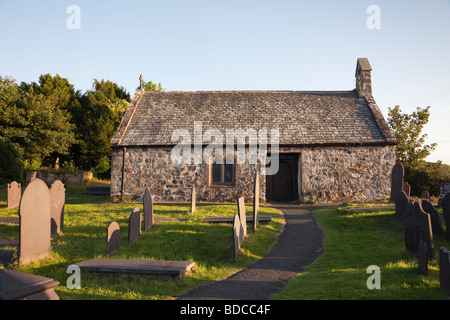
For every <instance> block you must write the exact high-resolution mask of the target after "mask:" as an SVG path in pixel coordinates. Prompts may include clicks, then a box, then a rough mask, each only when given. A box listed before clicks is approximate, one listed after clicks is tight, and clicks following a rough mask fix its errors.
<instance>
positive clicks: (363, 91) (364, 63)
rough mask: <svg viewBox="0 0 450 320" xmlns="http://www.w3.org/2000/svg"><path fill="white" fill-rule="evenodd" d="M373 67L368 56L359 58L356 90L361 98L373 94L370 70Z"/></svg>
mask: <svg viewBox="0 0 450 320" xmlns="http://www.w3.org/2000/svg"><path fill="white" fill-rule="evenodd" d="M371 71H372V67H371V66H370V63H369V60H368V59H367V58H358V61H357V63H356V72H355V77H356V92H358V96H359V97H360V98H363V97H365V98H370V97H371V96H372V79H371V76H370V72H371Z"/></svg>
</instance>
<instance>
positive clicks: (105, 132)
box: [71, 79, 130, 178]
mask: <svg viewBox="0 0 450 320" xmlns="http://www.w3.org/2000/svg"><path fill="white" fill-rule="evenodd" d="M129 102H130V94H129V93H128V92H127V91H126V90H125V89H124V88H123V87H121V86H119V85H118V84H116V83H114V82H111V81H109V80H107V81H105V80H103V79H102V80H101V81H99V80H97V79H94V83H93V87H92V90H88V91H87V92H86V93H85V94H83V95H82V96H81V97H80V105H79V106H78V107H77V108H75V109H74V110H73V112H72V121H73V122H74V123H76V125H77V126H76V129H75V132H76V136H77V142H76V143H75V144H74V145H73V147H72V149H71V150H72V153H73V155H74V157H75V158H76V160H75V162H76V163H78V164H79V165H80V167H81V168H83V169H85V170H91V169H92V170H93V171H94V173H95V175H96V176H98V177H102V178H107V177H109V169H110V158H111V139H112V137H113V135H114V133H115V131H116V129H117V127H118V126H119V124H120V121H121V119H122V116H123V114H124V112H125V110H126V109H127V107H128V103H129Z"/></svg>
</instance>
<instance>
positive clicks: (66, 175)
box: [26, 170, 92, 186]
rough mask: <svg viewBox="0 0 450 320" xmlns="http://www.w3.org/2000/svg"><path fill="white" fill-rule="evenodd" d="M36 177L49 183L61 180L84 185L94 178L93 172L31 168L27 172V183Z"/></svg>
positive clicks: (66, 183)
mask: <svg viewBox="0 0 450 320" xmlns="http://www.w3.org/2000/svg"><path fill="white" fill-rule="evenodd" d="M34 178H39V179H41V180H43V181H44V182H45V183H46V184H47V185H51V184H52V183H53V182H54V181H56V180H60V181H61V182H62V183H64V184H65V185H68V186H71V185H84V183H85V181H89V180H91V179H92V172H84V171H79V172H61V171H48V170H30V171H27V172H26V181H27V184H28V183H30V181H31V180H33V179H34Z"/></svg>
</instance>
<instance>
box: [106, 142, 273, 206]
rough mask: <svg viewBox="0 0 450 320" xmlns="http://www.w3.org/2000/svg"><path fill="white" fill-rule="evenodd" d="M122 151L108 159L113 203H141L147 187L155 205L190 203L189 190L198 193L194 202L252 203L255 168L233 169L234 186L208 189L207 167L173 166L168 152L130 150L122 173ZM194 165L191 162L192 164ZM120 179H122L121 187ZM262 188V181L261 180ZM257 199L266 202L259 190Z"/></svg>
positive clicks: (153, 149)
mask: <svg viewBox="0 0 450 320" xmlns="http://www.w3.org/2000/svg"><path fill="white" fill-rule="evenodd" d="M123 150H124V149H114V150H113V152H112V157H111V167H112V169H111V198H112V200H113V201H115V200H118V199H120V198H121V194H122V188H123V195H122V198H123V200H138V201H140V200H141V199H142V197H143V195H144V191H145V188H146V187H149V189H150V192H151V193H152V195H153V197H154V201H168V202H171V201H174V202H178V201H180V202H184V201H190V194H191V189H192V186H193V185H194V186H195V189H196V192H197V201H220V202H235V201H236V199H237V197H240V196H243V197H244V198H245V199H246V201H251V199H253V179H254V175H255V172H256V171H255V170H256V168H255V165H248V164H247V165H245V164H244V165H237V166H236V186H234V187H229V186H221V187H217V186H210V185H209V181H208V178H209V175H208V166H207V165H206V164H201V165H194V164H191V165H187V164H182V165H175V164H174V163H173V162H172V160H171V150H172V149H171V148H157V149H155V148H130V149H127V150H126V152H125V167H124V168H125V170H124V171H123V174H122V170H123V162H124V159H123ZM192 163H193V161H192ZM122 175H123V176H124V181H123V187H122ZM260 183H261V186H264V185H265V178H264V177H261V178H260ZM260 189H262V190H260V199H261V201H264V200H265V189H264V188H260Z"/></svg>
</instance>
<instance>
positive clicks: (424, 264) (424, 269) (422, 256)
mask: <svg viewBox="0 0 450 320" xmlns="http://www.w3.org/2000/svg"><path fill="white" fill-rule="evenodd" d="M418 251H419V253H418V259H419V263H418V264H419V272H420V273H421V274H424V275H427V274H428V249H427V244H426V243H425V242H423V241H422V240H421V241H419V245H418Z"/></svg>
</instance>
